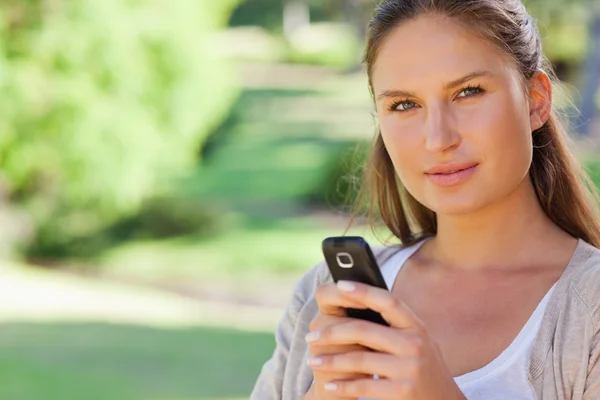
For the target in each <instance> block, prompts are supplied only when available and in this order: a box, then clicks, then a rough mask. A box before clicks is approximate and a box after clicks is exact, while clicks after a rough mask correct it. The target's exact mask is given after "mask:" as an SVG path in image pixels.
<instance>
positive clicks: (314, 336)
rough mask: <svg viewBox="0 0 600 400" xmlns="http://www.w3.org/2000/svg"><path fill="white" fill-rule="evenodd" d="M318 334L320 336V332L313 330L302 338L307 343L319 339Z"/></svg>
mask: <svg viewBox="0 0 600 400" xmlns="http://www.w3.org/2000/svg"><path fill="white" fill-rule="evenodd" d="M319 336H321V332H319V331H313V332H310V333H309V334H308V335H306V336H305V337H304V340H306V341H307V342H308V343H310V342H316V341H317V340H319Z"/></svg>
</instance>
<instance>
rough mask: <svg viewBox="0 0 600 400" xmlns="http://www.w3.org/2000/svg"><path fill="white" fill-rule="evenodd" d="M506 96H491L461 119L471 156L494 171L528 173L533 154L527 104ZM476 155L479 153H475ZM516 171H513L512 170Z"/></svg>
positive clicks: (464, 114) (462, 115)
mask: <svg viewBox="0 0 600 400" xmlns="http://www.w3.org/2000/svg"><path fill="white" fill-rule="evenodd" d="M519 100H520V99H519V98H518V97H516V98H515V96H510V95H509V94H508V93H506V94H504V95H498V96H490V98H489V101H487V102H486V103H484V104H482V106H481V107H477V110H476V112H475V110H473V111H474V112H472V113H463V114H461V116H460V122H459V124H460V125H459V126H461V127H463V131H464V132H465V137H464V139H465V141H466V142H467V143H469V147H471V150H473V151H475V154H473V155H474V156H481V157H483V160H481V161H482V162H486V163H490V164H491V166H493V167H495V168H497V169H496V172H498V171H499V170H501V171H506V172H509V171H514V170H519V174H523V173H524V172H526V171H521V170H523V169H525V170H528V168H529V165H530V162H531V155H532V137H531V129H530V125H529V115H528V112H527V110H528V108H527V104H525V103H524V102H523V101H519ZM477 153H479V154H477ZM515 172H516V171H515Z"/></svg>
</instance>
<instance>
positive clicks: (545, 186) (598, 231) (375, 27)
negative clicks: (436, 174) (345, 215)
mask: <svg viewBox="0 0 600 400" xmlns="http://www.w3.org/2000/svg"><path fill="white" fill-rule="evenodd" d="M426 13H428V14H437V15H443V16H447V17H450V18H453V19H454V20H456V21H458V22H459V23H462V24H464V26H466V27H468V28H469V29H471V30H472V31H473V32H474V33H476V34H478V35H479V36H480V37H482V38H484V39H486V40H489V41H490V42H492V43H493V44H495V45H496V46H497V47H498V48H499V49H501V50H502V51H503V52H505V53H506V54H507V55H509V56H510V57H511V58H512V59H513V60H514V62H515V65H516V66H517V68H518V69H519V73H520V75H521V79H522V81H523V82H524V83H526V82H528V81H529V80H531V78H532V77H533V76H534V74H535V73H536V72H537V71H538V70H544V71H545V72H546V73H547V74H548V75H549V76H550V77H551V78H552V79H553V80H554V81H555V80H556V77H555V75H554V73H553V71H552V68H551V67H550V65H549V63H548V62H547V60H545V58H544V56H543V54H542V46H541V40H540V35H539V32H538V30H537V28H536V26H535V24H534V22H533V20H532V18H531V16H530V15H529V14H528V12H527V10H526V9H525V7H524V5H523V3H522V2H521V0H503V1H498V0H384V1H382V2H381V3H380V4H379V5H378V6H377V8H376V9H375V12H374V15H373V18H372V20H371V22H370V23H369V31H368V40H367V46H366V50H365V54H364V63H365V65H366V69H367V73H368V78H369V88H370V90H371V94H372V95H373V89H372V72H373V65H374V63H375V61H376V59H377V55H378V53H379V49H380V48H381V45H382V43H383V42H384V41H385V40H386V38H387V37H388V36H389V35H390V33H391V32H392V31H393V30H394V29H395V28H396V27H398V26H399V25H401V24H402V23H403V22H406V21H409V20H412V19H414V18H416V17H418V16H420V15H423V14H426ZM532 135H533V159H532V164H531V166H530V170H529V176H530V179H531V181H532V183H533V186H534V188H535V192H536V194H537V197H538V200H539V202H540V204H541V206H542V208H543V210H544V212H545V213H546V214H547V215H548V217H549V218H550V219H551V220H552V221H553V222H554V223H555V224H556V225H558V226H559V227H560V228H562V229H563V230H564V231H566V232H568V233H569V234H571V235H572V236H574V237H577V238H581V239H583V240H585V241H587V242H588V243H590V244H592V245H594V246H596V247H600V220H599V219H598V213H597V207H596V206H597V199H598V197H597V195H596V192H595V191H594V186H593V184H592V183H591V180H590V178H589V177H588V175H587V174H586V172H585V171H584V169H583V168H582V166H581V165H580V163H579V162H578V161H577V160H576V158H575V157H574V155H573V153H572V152H571V150H570V149H569V147H568V145H567V132H566V129H565V127H564V126H563V124H562V122H561V120H560V118H559V116H558V113H557V111H556V110H555V109H552V112H551V115H550V118H549V119H548V121H547V122H546V123H545V124H544V125H543V126H542V127H541V128H539V129H537V130H535V131H533V132H532ZM365 202H366V203H367V207H368V214H369V220H370V222H371V227H372V228H373V229H375V226H376V224H377V222H383V223H384V224H385V225H386V226H387V227H388V229H389V230H390V231H391V233H392V234H393V235H394V236H395V237H397V238H398V239H400V241H401V242H402V243H403V244H405V245H410V244H413V243H416V242H417V241H419V240H421V239H422V238H424V237H427V236H433V235H435V234H436V233H437V218H436V214H435V212H433V211H432V210H430V209H429V208H427V207H425V206H424V205H422V204H421V203H419V202H418V201H417V200H416V199H415V198H414V197H413V196H411V194H410V193H409V192H408V191H407V190H406V189H405V188H404V187H403V185H402V182H401V181H400V179H399V178H398V175H397V173H396V171H395V169H394V166H393V164H392V160H391V159H390V156H389V154H388V151H387V149H386V148H385V145H384V143H383V139H382V137H381V131H380V130H378V131H377V132H376V135H375V138H374V141H373V145H372V148H371V151H370V154H369V158H368V161H367V164H366V167H365V170H364V176H363V185H362V186H361V190H360V193H359V196H358V201H357V208H356V210H355V213H354V216H353V218H352V219H351V221H350V224H352V222H353V220H354V217H356V216H357V215H358V214H359V213H360V211H361V209H362V207H363V205H364V203H365Z"/></svg>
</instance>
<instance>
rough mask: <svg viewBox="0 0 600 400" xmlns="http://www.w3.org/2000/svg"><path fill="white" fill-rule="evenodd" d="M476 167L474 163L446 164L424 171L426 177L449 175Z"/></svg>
mask: <svg viewBox="0 0 600 400" xmlns="http://www.w3.org/2000/svg"><path fill="white" fill-rule="evenodd" d="M475 166H477V163H476V162H468V163H448V164H440V165H436V166H434V167H433V168H430V169H428V170H427V171H425V173H426V174H427V175H450V174H454V173H456V172H460V171H464V170H467V169H469V168H473V167H475Z"/></svg>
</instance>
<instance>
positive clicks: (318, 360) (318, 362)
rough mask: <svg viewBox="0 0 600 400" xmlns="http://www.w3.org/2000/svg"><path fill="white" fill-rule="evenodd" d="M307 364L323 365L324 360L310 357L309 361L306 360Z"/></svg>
mask: <svg viewBox="0 0 600 400" xmlns="http://www.w3.org/2000/svg"><path fill="white" fill-rule="evenodd" d="M306 362H307V363H308V365H322V364H323V359H322V358H321V357H308V360H306Z"/></svg>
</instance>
